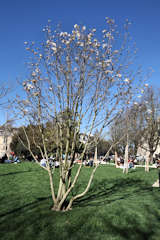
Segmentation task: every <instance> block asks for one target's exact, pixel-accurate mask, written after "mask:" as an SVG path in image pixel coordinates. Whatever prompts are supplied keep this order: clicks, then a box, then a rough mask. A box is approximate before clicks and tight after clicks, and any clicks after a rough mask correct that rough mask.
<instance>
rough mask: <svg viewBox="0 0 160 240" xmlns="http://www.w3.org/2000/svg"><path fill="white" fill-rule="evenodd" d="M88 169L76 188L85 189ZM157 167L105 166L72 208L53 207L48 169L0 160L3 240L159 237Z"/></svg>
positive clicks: (108, 239) (153, 238)
mask: <svg viewBox="0 0 160 240" xmlns="http://www.w3.org/2000/svg"><path fill="white" fill-rule="evenodd" d="M90 171H91V169H90V168H85V169H84V172H83V174H82V176H81V179H80V181H79V184H78V186H77V188H76V190H75V191H77V192H78V191H81V190H82V188H83V186H84V184H85V180H86V178H87V177H88V174H89V172H90ZM157 177H158V174H157V170H156V169H151V171H150V172H149V173H145V172H144V169H136V170H132V171H130V172H129V174H128V175H124V174H123V173H122V170H121V169H115V168H114V167H110V166H100V167H99V168H98V170H97V172H96V175H95V178H94V181H93V184H92V186H91V189H90V191H89V192H88V194H87V195H86V196H85V197H84V198H83V199H80V200H78V201H77V202H75V204H74V206H73V210H72V211H69V212H63V213H60V212H53V211H51V210H50V208H51V206H52V200H51V196H50V189H49V179H48V175H47V173H46V172H45V171H44V170H43V169H40V168H39V166H37V165H36V164H34V163H27V162H26V163H22V164H19V165H18V164H17V165H15V164H1V165H0V180H1V182H0V183H1V187H0V237H1V239H2V240H14V239H16V240H17V239H18V240H21V239H24V240H32V239H33V240H49V239H52V240H54V239H55V240H63V239H65V240H67V239H70V240H78V239H86V240H87V239H88V240H90V239H93V240H101V239H103V240H123V239H127V240H128V239H133V240H139V239H140V240H143V239H144V240H147V239H149V240H159V239H160V227H159V221H160V191H159V189H158V188H152V184H153V182H154V181H155V180H156V179H157Z"/></svg>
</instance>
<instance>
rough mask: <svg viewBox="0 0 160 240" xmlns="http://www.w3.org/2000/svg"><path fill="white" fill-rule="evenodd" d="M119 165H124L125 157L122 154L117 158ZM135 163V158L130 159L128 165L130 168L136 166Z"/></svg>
mask: <svg viewBox="0 0 160 240" xmlns="http://www.w3.org/2000/svg"><path fill="white" fill-rule="evenodd" d="M117 165H118V166H121V167H123V166H124V159H123V158H122V157H121V156H120V157H119V158H118V159H117ZM134 165H135V160H134V159H133V158H129V159H128V167H129V168H134Z"/></svg>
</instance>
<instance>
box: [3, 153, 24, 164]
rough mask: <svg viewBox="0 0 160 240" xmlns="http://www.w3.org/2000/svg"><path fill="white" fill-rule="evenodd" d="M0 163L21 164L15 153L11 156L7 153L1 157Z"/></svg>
mask: <svg viewBox="0 0 160 240" xmlns="http://www.w3.org/2000/svg"><path fill="white" fill-rule="evenodd" d="M0 163H20V160H19V158H18V157H17V156H16V154H15V153H14V152H11V153H10V155H9V156H7V154H6V153H5V154H4V155H3V156H2V157H1V159H0Z"/></svg>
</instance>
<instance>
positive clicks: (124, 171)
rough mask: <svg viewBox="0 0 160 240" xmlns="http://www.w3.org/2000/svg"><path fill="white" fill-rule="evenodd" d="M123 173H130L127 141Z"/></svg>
mask: <svg viewBox="0 0 160 240" xmlns="http://www.w3.org/2000/svg"><path fill="white" fill-rule="evenodd" d="M123 173H128V141H127V145H126V147H125V156H124V168H123Z"/></svg>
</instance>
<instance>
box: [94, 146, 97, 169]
mask: <svg viewBox="0 0 160 240" xmlns="http://www.w3.org/2000/svg"><path fill="white" fill-rule="evenodd" d="M97 164H98V159H97V146H96V147H95V153H94V165H95V166H96V165H97Z"/></svg>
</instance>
